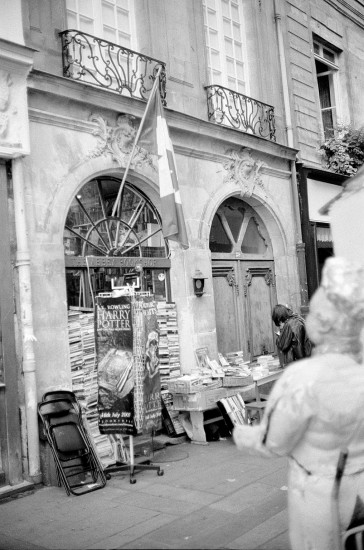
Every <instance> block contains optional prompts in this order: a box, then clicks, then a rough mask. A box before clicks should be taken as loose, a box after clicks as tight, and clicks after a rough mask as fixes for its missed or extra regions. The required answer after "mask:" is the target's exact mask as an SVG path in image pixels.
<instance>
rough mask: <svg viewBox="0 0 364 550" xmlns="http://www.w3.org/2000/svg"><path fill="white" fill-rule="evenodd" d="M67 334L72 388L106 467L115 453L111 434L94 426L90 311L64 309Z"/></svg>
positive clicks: (93, 349)
mask: <svg viewBox="0 0 364 550" xmlns="http://www.w3.org/2000/svg"><path fill="white" fill-rule="evenodd" d="M68 337H69V344H70V358H71V377H72V391H73V393H74V394H75V395H76V397H77V399H78V401H79V403H80V405H81V407H82V411H83V416H84V419H85V423H86V426H87V429H88V432H89V434H90V436H91V440H92V441H93V443H94V445H95V449H96V452H97V455H98V457H99V459H100V461H101V463H102V465H103V466H104V467H106V466H109V465H110V464H114V463H115V461H116V459H117V457H116V456H115V452H116V447H115V444H114V441H113V440H112V438H111V436H109V435H103V434H101V433H100V430H99V425H98V410H97V400H98V385H97V366H96V347H95V330H94V313H93V312H87V313H86V312H84V311H82V310H81V309H70V310H69V312H68ZM121 439H122V438H121ZM121 444H122V443H121ZM121 444H120V445H121Z"/></svg>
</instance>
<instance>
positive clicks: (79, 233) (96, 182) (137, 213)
mask: <svg viewBox="0 0 364 550" xmlns="http://www.w3.org/2000/svg"><path fill="white" fill-rule="evenodd" d="M119 187H120V180H119V179H117V178H113V177H99V178H95V179H93V180H91V181H89V182H88V183H86V184H85V185H84V186H83V187H82V189H81V190H80V191H79V192H78V193H77V195H76V196H75V197H74V199H73V201H72V204H71V206H70V208H69V211H68V214H67V218H66V223H65V229H64V238H63V242H64V249H65V264H66V280H67V299H68V306H76V307H82V308H91V307H92V306H93V300H94V296H95V295H96V294H97V293H99V292H108V291H111V290H112V288H114V287H115V286H123V285H128V284H129V285H133V284H134V285H135V287H136V289H137V290H145V291H148V290H149V291H150V292H151V293H152V294H154V296H155V298H156V299H157V300H166V299H169V295H170V291H169V277H168V275H169V268H170V260H169V257H168V256H169V252H168V246H167V243H166V241H165V239H164V238H163V234H162V225H161V220H160V217H159V213H158V211H157V209H156V208H155V207H154V205H153V204H152V202H151V201H150V200H149V199H148V197H147V196H146V195H145V194H144V193H142V191H140V190H139V189H138V188H137V187H136V186H135V185H132V184H130V183H126V184H125V186H124V188H123V192H122V195H121V199H120V205H119V208H118V214H117V216H112V210H113V206H114V203H115V200H116V197H117V193H118V190H119Z"/></svg>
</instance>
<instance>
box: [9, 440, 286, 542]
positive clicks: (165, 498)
mask: <svg viewBox="0 0 364 550" xmlns="http://www.w3.org/2000/svg"><path fill="white" fill-rule="evenodd" d="M154 463H155V464H157V465H161V467H162V468H163V469H164V475H163V476H161V477H159V476H157V475H156V472H155V471H152V470H151V471H148V470H145V471H140V472H139V473H137V474H136V476H135V477H136V479H137V482H136V483H135V485H132V484H130V483H129V476H128V474H127V473H125V472H123V473H121V472H119V473H116V474H113V475H112V478H111V480H109V481H108V482H107V484H106V486H105V487H104V488H103V489H100V490H97V491H95V492H92V493H88V494H85V495H83V496H79V497H75V496H67V495H66V492H65V490H64V489H63V488H59V487H41V488H36V489H35V490H34V491H33V492H31V493H30V494H29V492H28V493H24V495H25V496H23V497H18V498H15V499H11V500H10V501H6V502H3V503H1V501H0V550H5V549H6V550H41V549H52V550H57V549H59V550H63V549H65V550H68V549H69V550H71V549H75V550H76V549H80V550H84V549H113V548H115V549H116V548H120V549H121V548H130V549H134V548H135V549H137V548H140V549H168V548H172V549H179V548H181V549H184V548H186V549H200V548H201V549H215V548H218V549H241V550H255V549H258V548H259V549H266V550H289V548H290V545H289V540H288V532H287V526H288V520H287V491H286V484H287V480H286V474H287V461H286V459H280V458H278V459H265V458H259V457H255V456H251V455H249V454H248V453H245V452H241V451H238V450H237V449H236V447H235V445H234V443H233V441H232V439H231V438H227V439H226V440H220V441H214V442H210V443H209V445H206V446H204V445H195V444H191V443H190V442H184V443H181V444H179V445H173V446H166V447H165V448H163V449H160V450H158V451H156V452H155V453H154Z"/></svg>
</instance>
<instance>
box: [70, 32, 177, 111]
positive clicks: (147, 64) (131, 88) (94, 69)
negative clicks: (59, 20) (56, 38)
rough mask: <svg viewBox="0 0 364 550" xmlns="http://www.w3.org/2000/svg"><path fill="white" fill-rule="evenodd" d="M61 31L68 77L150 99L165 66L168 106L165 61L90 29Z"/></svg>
mask: <svg viewBox="0 0 364 550" xmlns="http://www.w3.org/2000/svg"><path fill="white" fill-rule="evenodd" d="M59 34H60V36H61V38H62V59H63V75H64V76H66V77H68V78H72V79H74V80H80V81H82V82H86V83H88V84H93V85H94V86H99V87H100V88H105V89H107V90H113V91H115V92H119V93H120V94H123V95H128V96H130V97H135V98H138V99H143V100H145V101H146V100H147V99H148V94H149V92H150V90H151V89H152V86H153V81H154V80H155V77H156V74H157V71H158V69H159V67H162V70H161V74H160V86H159V92H160V96H161V99H162V103H163V105H166V67H165V63H163V62H162V61H158V59H153V58H152V57H148V56H146V55H144V54H141V53H138V52H134V51H133V50H129V49H128V48H124V47H122V46H118V45H117V44H113V43H112V42H108V41H107V40H104V39H102V38H97V37H96V36H92V35H91V34H88V33H86V32H81V31H77V30H74V29H70V30H66V31H63V32H60V33H59Z"/></svg>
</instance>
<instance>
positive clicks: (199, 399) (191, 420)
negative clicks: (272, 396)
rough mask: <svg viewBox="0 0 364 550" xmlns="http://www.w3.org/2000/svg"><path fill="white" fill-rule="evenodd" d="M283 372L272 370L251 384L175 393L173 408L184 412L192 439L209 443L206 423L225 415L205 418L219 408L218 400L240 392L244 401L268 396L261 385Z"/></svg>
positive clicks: (185, 426) (185, 425)
mask: <svg viewBox="0 0 364 550" xmlns="http://www.w3.org/2000/svg"><path fill="white" fill-rule="evenodd" d="M282 372H283V370H282V369H280V370H278V371H275V372H271V373H270V374H269V375H268V376H264V377H262V378H258V379H257V380H254V382H253V384H250V385H249V386H236V387H231V388H229V387H222V388H217V389H213V390H204V391H200V392H196V393H185V394H177V393H176V394H173V408H174V409H175V410H179V411H183V412H184V414H183V416H182V418H181V422H182V424H183V427H184V428H185V430H186V433H187V434H188V436H189V437H190V439H191V441H192V442H193V443H199V444H202V445H207V441H206V433H205V429H204V425H205V424H208V423H211V422H214V421H217V420H221V419H222V418H223V417H222V416H221V415H220V414H219V413H217V415H216V418H211V419H210V420H204V412H206V411H209V410H213V409H217V401H219V400H220V399H224V398H226V397H231V396H233V395H237V394H240V395H241V397H242V398H243V399H244V401H252V400H257V401H259V400H260V399H261V398H262V397H263V398H264V397H266V396H265V395H262V394H260V387H261V386H264V385H265V384H267V383H269V382H274V381H275V380H277V379H278V378H279V376H280V374H281V373H282Z"/></svg>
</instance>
